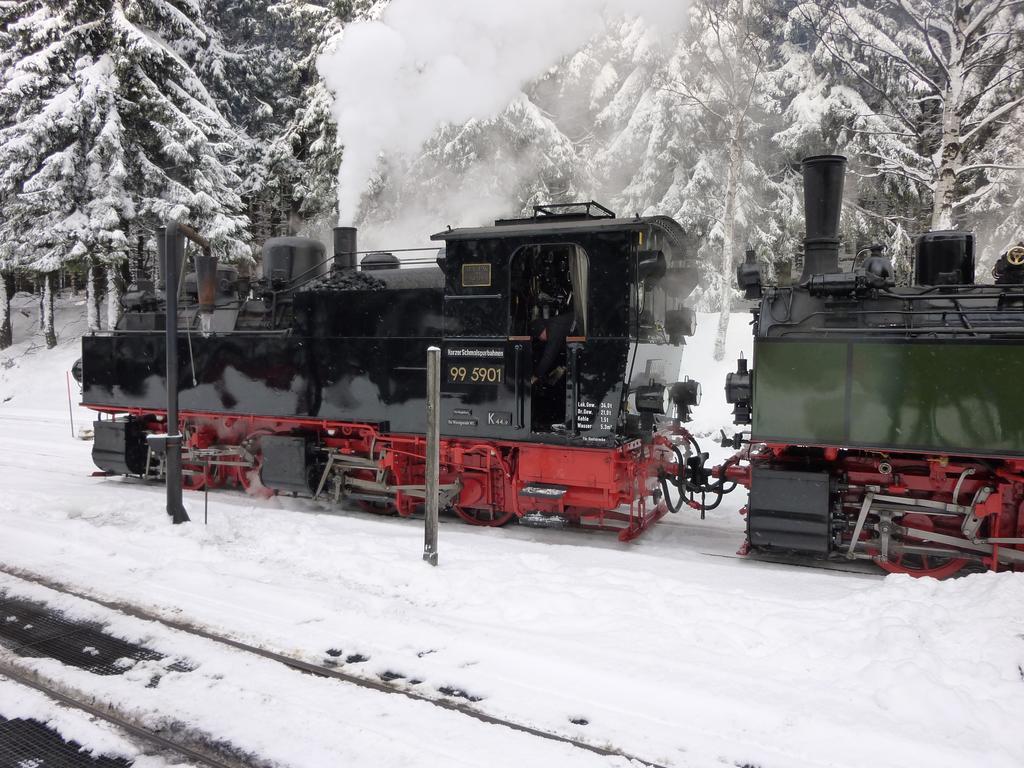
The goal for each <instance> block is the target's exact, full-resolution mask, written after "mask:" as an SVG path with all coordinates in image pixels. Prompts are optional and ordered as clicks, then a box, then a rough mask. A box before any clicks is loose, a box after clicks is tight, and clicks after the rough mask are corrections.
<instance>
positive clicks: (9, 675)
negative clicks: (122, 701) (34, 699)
mask: <svg viewBox="0 0 1024 768" xmlns="http://www.w3.org/2000/svg"><path fill="white" fill-rule="evenodd" d="M3 678H6V679H7V680H10V681H12V682H14V683H17V684H18V685H21V686H24V687H25V688H31V689H32V690H35V691H38V692H39V693H42V694H43V695H44V696H46V697H47V698H49V699H51V700H52V701H54V702H56V703H58V704H61V705H63V706H65V707H69V708H71V709H76V710H79V711H81V712H84V713H85V714H87V715H89V716H90V717H94V718H97V719H99V720H103V721H104V722H106V723H109V724H110V725H112V726H114V727H115V728H117V729H118V730H119V731H121V732H122V733H124V734H125V735H127V736H129V737H131V738H132V739H134V740H136V741H137V742H141V743H142V744H145V745H148V746H149V747H151V748H152V749H154V750H156V752H157V753H159V754H161V755H163V756H168V757H169V756H176V757H179V758H184V759H185V760H187V761H188V762H189V763H191V764H192V765H195V766H206V768H251V766H250V764H249V763H244V762H239V761H238V760H235V759H228V758H224V757H221V756H219V755H217V754H216V751H217V750H216V749H215V748H212V747H210V748H207V747H203V746H201V745H189V744H185V743H183V740H182V738H181V737H180V736H178V737H167V736H165V735H162V734H161V733H158V732H157V731H156V730H154V729H153V728H151V727H149V726H146V725H144V724H142V723H140V722H139V721H138V720H137V719H135V718H131V717H128V716H126V715H124V714H122V713H119V712H117V710H116V709H114V708H113V707H107V706H102V705H97V704H95V703H90V702H89V701H88V700H86V697H84V696H82V695H81V694H76V693H71V692H68V691H66V690H62V688H63V686H61V685H60V684H59V683H57V682H55V681H52V680H47V679H45V678H42V677H41V676H39V675H37V674H34V673H29V672H25V671H23V670H21V669H19V668H18V667H17V666H16V665H14V664H11V663H10V662H9V661H7V660H0V679H3Z"/></svg>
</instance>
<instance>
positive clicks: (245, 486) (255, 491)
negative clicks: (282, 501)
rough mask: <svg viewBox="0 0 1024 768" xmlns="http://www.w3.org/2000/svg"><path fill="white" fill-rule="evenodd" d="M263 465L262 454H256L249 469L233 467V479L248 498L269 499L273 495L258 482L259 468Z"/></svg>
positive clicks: (272, 492)
mask: <svg viewBox="0 0 1024 768" xmlns="http://www.w3.org/2000/svg"><path fill="white" fill-rule="evenodd" d="M262 465H263V454H260V453H258V454H256V456H255V459H254V462H253V465H252V466H251V467H246V466H241V465H240V466H237V467H234V473H235V479H236V480H237V481H238V484H239V485H240V486H242V490H244V491H245V492H246V493H247V494H249V495H250V496H255V497H256V498H259V499H269V498H270V497H271V496H273V495H274V491H272V490H271V489H270V488H267V486H265V485H264V484H263V481H262V480H260V467H261V466H262Z"/></svg>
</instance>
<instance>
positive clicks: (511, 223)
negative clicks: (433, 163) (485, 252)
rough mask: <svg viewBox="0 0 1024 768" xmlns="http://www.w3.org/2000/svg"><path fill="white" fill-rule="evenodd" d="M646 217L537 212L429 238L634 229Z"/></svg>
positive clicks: (644, 225)
mask: <svg viewBox="0 0 1024 768" xmlns="http://www.w3.org/2000/svg"><path fill="white" fill-rule="evenodd" d="M648 226H649V221H648V220H647V219H645V218H641V217H637V218H632V219H612V218H592V217H587V218H577V217H570V216H564V217H563V216H541V217H534V218H530V219H513V220H508V221H503V222H495V225H494V226H491V227H467V228H463V229H449V230H447V231H445V232H438V233H437V234H436V235H431V236H430V239H431V240H444V241H446V242H452V241H455V240H495V239H504V238H511V237H518V238H534V237H545V236H549V235H577V234H591V233H604V232H637V231H640V230H642V229H646V228H647V227H648Z"/></svg>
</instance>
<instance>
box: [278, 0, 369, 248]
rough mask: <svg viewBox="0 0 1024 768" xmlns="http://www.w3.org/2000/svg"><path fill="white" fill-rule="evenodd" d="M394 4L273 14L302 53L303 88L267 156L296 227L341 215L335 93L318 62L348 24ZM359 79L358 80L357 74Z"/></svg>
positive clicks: (296, 8)
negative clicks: (289, 28) (287, 26)
mask: <svg viewBox="0 0 1024 768" xmlns="http://www.w3.org/2000/svg"><path fill="white" fill-rule="evenodd" d="M387 3H388V0H281V1H280V2H278V3H276V4H274V5H273V6H271V8H270V10H271V12H272V13H273V14H276V15H277V16H278V17H279V18H280V19H281V20H282V21H283V22H284V23H287V24H290V25H291V26H292V29H293V30H294V34H295V36H296V40H297V46H298V49H299V50H300V51H302V52H303V53H302V55H299V56H296V57H295V58H293V59H292V60H291V61H290V62H284V64H285V65H287V66H289V67H290V73H289V76H290V77H291V78H292V80H293V82H296V83H297V84H298V90H297V91H296V98H295V102H294V104H293V105H291V107H292V108H291V109H290V114H289V115H288V119H287V121H286V122H285V124H284V127H283V129H282V130H281V131H280V133H279V134H278V135H277V136H276V137H275V138H274V139H273V141H272V142H271V143H270V146H269V147H268V148H267V150H266V152H265V156H264V159H263V161H262V165H263V166H264V167H265V168H266V169H267V170H266V172H265V174H266V177H267V184H268V185H271V187H270V188H271V189H273V190H275V191H276V192H277V194H278V196H279V198H280V199H285V200H287V202H288V206H289V208H290V210H289V218H290V219H291V229H293V230H295V231H298V230H299V229H302V228H304V227H305V228H306V229H310V228H312V229H316V228H317V227H318V226H320V225H321V224H326V223H328V220H329V222H330V223H331V224H333V221H334V219H335V218H336V211H337V181H338V167H339V164H340V162H341V157H342V150H341V149H340V148H339V147H338V144H337V127H336V126H335V123H334V119H333V117H332V116H331V105H332V102H333V98H334V97H333V95H332V94H331V93H330V92H329V91H328V90H327V87H326V85H325V84H324V82H323V79H322V78H321V77H320V74H319V72H318V71H317V60H318V59H319V57H320V56H321V55H323V53H324V52H325V51H327V50H328V49H329V48H330V47H331V46H333V45H334V44H335V42H336V41H337V38H338V35H340V34H341V33H342V30H343V28H344V26H345V24H347V23H349V22H350V21H357V20H360V19H367V18H376V17H377V16H379V14H380V13H381V11H382V10H383V9H384V7H385V6H386V5H387ZM353 76H357V75H356V74H355V73H353Z"/></svg>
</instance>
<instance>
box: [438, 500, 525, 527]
mask: <svg viewBox="0 0 1024 768" xmlns="http://www.w3.org/2000/svg"><path fill="white" fill-rule="evenodd" d="M452 509H453V510H455V514H457V515H458V516H459V517H461V518H462V519H463V520H464V521H465V522H467V523H469V524H470V525H481V526H485V527H487V528H499V527H500V526H502V525H505V524H506V523H508V521H509V520H511V519H512V518H513V517H515V515H516V513H515V512H511V511H509V512H499V511H496V510H493V509H477V508H474V507H460V506H459V505H458V504H453V505H452Z"/></svg>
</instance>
